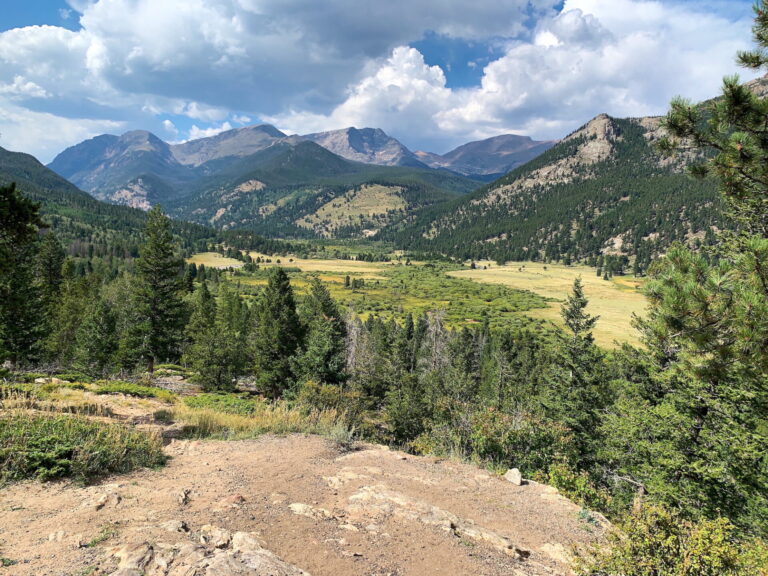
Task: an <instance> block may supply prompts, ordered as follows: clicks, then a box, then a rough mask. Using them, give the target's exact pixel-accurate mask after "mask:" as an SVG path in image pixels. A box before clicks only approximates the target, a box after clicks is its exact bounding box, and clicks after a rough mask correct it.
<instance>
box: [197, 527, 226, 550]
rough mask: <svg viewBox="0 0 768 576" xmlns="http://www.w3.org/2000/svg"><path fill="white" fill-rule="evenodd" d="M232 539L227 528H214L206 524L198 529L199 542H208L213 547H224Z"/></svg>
mask: <svg viewBox="0 0 768 576" xmlns="http://www.w3.org/2000/svg"><path fill="white" fill-rule="evenodd" d="M231 541H232V534H230V533H229V530H224V529H222V528H216V527H215V526H211V525H210V524H206V525H205V526H203V527H202V528H201V529H200V543H201V544H210V545H211V546H213V547H214V548H226V547H227V546H229V543H230V542H231Z"/></svg>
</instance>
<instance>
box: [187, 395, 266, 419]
mask: <svg viewBox="0 0 768 576" xmlns="http://www.w3.org/2000/svg"><path fill="white" fill-rule="evenodd" d="M184 404H186V405H187V406H189V407H190V408H201V409H207V410H213V411H214V412H222V413H224V414H240V415H241V416H250V415H251V414H253V413H254V412H255V411H256V409H257V408H258V407H259V406H262V405H263V404H264V402H263V401H262V400H259V399H255V398H248V397H247V396H240V395H237V394H215V393H210V394H198V395H197V396H188V397H187V398H184Z"/></svg>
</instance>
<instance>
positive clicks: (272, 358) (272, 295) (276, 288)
mask: <svg viewBox="0 0 768 576" xmlns="http://www.w3.org/2000/svg"><path fill="white" fill-rule="evenodd" d="M255 320H256V327H255V333H254V338H253V350H254V368H255V373H256V381H257V384H258V386H259V388H260V389H261V390H262V392H263V393H264V394H266V395H267V396H269V397H270V398H278V397H280V396H281V395H282V394H283V393H284V392H285V391H286V390H287V389H289V388H290V387H291V385H292V384H293V376H294V375H293V371H292V369H291V359H292V356H293V355H294V354H295V353H296V351H297V350H298V349H299V346H300V345H301V341H302V334H303V329H302V326H301V323H300V322H299V317H298V314H297V313H296V302H295V300H294V297H293V289H292V288H291V283H290V280H289V279H288V275H287V274H286V273H285V271H284V270H283V269H282V267H280V266H276V267H274V268H273V269H272V270H271V271H270V275H269V281H268V283H267V286H266V288H265V290H264V293H263V294H262V296H261V299H260V301H259V303H258V305H257V309H256V318H255Z"/></svg>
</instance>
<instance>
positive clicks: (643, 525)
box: [575, 506, 768, 576]
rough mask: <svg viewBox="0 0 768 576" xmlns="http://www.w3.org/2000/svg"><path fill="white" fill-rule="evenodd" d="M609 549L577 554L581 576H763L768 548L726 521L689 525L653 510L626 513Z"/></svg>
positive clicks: (766, 575) (767, 569)
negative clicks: (741, 535) (743, 536)
mask: <svg viewBox="0 0 768 576" xmlns="http://www.w3.org/2000/svg"><path fill="white" fill-rule="evenodd" d="M609 544H610V545H609V546H607V547H606V546H604V545H602V546H600V545H597V546H594V547H592V548H590V549H587V550H583V551H581V552H580V553H579V554H578V556H577V558H576V562H575V568H576V571H577V573H578V574H579V575H580V576H613V575H621V576H768V546H766V544H765V543H764V542H762V541H759V540H739V539H738V538H737V536H736V530H735V527H734V526H733V524H731V523H730V522H729V521H728V520H727V519H725V518H716V519H714V520H700V521H698V522H690V521H686V520H684V519H682V518H681V517H680V516H678V515H677V514H676V513H674V512H671V511H669V510H665V509H664V508H661V507H658V506H645V507H643V508H642V509H640V510H639V511H635V512H634V513H633V514H631V515H630V516H629V517H628V518H627V519H626V521H625V522H624V523H623V525H622V530H621V531H618V530H617V531H614V532H612V533H611V534H610V535H609Z"/></svg>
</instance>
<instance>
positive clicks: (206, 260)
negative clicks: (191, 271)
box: [187, 252, 243, 268]
mask: <svg viewBox="0 0 768 576" xmlns="http://www.w3.org/2000/svg"><path fill="white" fill-rule="evenodd" d="M187 263H189V264H195V265H197V266H200V264H203V265H205V267H206V268H240V267H241V266H243V262H241V261H240V260H235V259H234V258H227V257H226V256H222V255H221V254H217V253H216V252H200V253H198V254H195V255H194V256H192V257H191V258H187Z"/></svg>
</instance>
